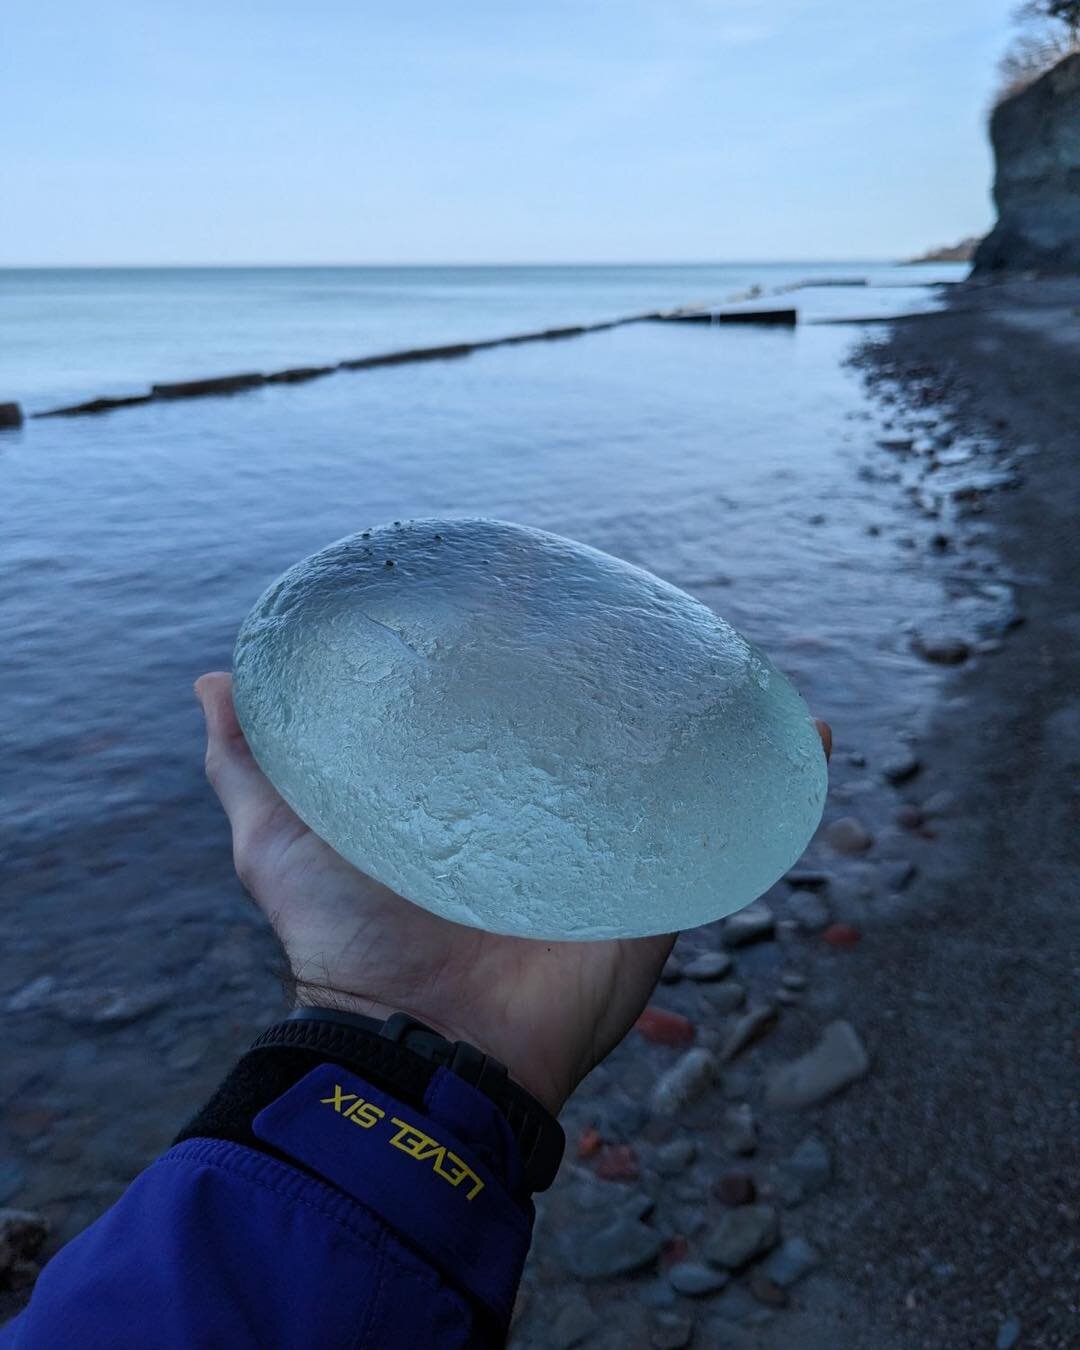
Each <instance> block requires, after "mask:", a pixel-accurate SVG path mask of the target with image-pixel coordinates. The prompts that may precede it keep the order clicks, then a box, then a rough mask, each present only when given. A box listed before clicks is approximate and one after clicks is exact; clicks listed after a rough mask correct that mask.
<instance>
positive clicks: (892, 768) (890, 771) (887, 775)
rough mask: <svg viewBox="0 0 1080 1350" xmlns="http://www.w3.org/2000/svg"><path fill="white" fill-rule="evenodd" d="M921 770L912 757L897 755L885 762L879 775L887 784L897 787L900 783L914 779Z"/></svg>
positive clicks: (920, 766)
mask: <svg viewBox="0 0 1080 1350" xmlns="http://www.w3.org/2000/svg"><path fill="white" fill-rule="evenodd" d="M921 768H922V765H921V764H920V763H919V761H918V760H917V759H916V758H915V756H914V755H898V756H897V757H896V758H895V759H890V760H886V762H885V763H884V764H883V765H882V768H881V773H882V777H883V778H884V779H885V781H886V782H887V783H892V785H893V786H894V787H899V786H900V784H901V783H907V782H908V781H909V780H910V779H912V778H914V777H915V775H916V774H917V773H918V772H919V770H920V769H921Z"/></svg>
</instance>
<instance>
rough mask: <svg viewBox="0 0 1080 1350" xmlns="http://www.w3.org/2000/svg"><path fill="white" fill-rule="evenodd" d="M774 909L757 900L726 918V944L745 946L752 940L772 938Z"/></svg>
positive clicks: (729, 945) (758, 940)
mask: <svg viewBox="0 0 1080 1350" xmlns="http://www.w3.org/2000/svg"><path fill="white" fill-rule="evenodd" d="M775 926H776V925H775V920H774V919H773V915H772V911H771V910H770V909H769V907H768V906H767V905H763V904H762V903H761V902H760V901H757V900H755V901H754V903H753V904H752V905H747V907H746V908H745V909H742V910H740V911H739V912H738V913H737V914H730V915H729V916H728V917H727V918H726V919H725V920H724V945H725V946H727V947H744V946H746V945H747V944H748V943H750V942H760V941H761V940H762V939H763V938H770V937H772V935H773V930H774V928H775Z"/></svg>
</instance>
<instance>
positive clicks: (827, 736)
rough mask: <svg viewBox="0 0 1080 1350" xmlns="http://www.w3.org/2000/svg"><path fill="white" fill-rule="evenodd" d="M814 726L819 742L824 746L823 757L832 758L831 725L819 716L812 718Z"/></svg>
mask: <svg viewBox="0 0 1080 1350" xmlns="http://www.w3.org/2000/svg"><path fill="white" fill-rule="evenodd" d="M814 726H816V727H817V729H818V735H819V736H820V737H821V744H822V745H823V746H824V747H825V758H826V759H827V760H829V759H831V758H832V727H831V726H829V724H828V722H824V721H822V719H821V718H820V717H815V718H814Z"/></svg>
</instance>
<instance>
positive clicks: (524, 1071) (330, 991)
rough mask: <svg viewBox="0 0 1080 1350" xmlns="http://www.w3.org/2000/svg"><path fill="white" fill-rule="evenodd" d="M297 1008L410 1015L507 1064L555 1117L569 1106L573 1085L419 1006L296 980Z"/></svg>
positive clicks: (478, 1032)
mask: <svg viewBox="0 0 1080 1350" xmlns="http://www.w3.org/2000/svg"><path fill="white" fill-rule="evenodd" d="M293 1007H294V1009H301V1008H322V1009H325V1010H327V1011H328V1012H343V1013H355V1014H359V1015H360V1016H361V1017H372V1018H376V1019H378V1020H379V1021H386V1020H387V1019H388V1018H390V1017H393V1016H394V1014H395V1013H407V1014H408V1015H409V1016H410V1017H413V1018H415V1019H416V1020H417V1021H418V1022H423V1023H425V1024H426V1025H427V1026H429V1027H430V1028H431V1029H432V1031H437V1032H438V1033H439V1035H440V1036H442V1037H444V1038H445V1039H446V1040H448V1041H465V1042H467V1043H468V1044H470V1045H475V1046H476V1048H477V1049H478V1050H480V1051H482V1052H483V1053H484V1054H485V1055H490V1056H491V1058H492V1059H497V1060H498V1061H499V1062H500V1063H502V1064H505V1065H506V1070H507V1073H508V1074H509V1076H510V1077H511V1078H512V1079H513V1081H514V1082H515V1083H517V1084H518V1085H519V1086H520V1087H523V1088H524V1089H525V1091H526V1092H528V1093H529V1094H530V1095H531V1096H533V1097H535V1098H536V1100H537V1101H538V1102H539V1103H540V1104H541V1105H542V1106H543V1107H544V1109H545V1110H546V1111H548V1112H549V1113H550V1114H551V1115H552V1116H557V1115H558V1114H559V1112H560V1111H561V1110H562V1108H563V1106H564V1105H565V1104H566V1099H567V1097H569V1095H570V1092H571V1090H572V1086H568V1087H566V1088H562V1087H561V1086H560V1085H559V1084H557V1083H556V1081H555V1079H554V1078H553V1077H552V1076H551V1075H547V1074H543V1073H539V1072H534V1071H533V1070H532V1069H531V1067H530V1066H529V1065H527V1064H524V1063H522V1061H521V1058H520V1056H517V1055H508V1054H507V1050H506V1047H505V1046H504V1045H502V1044H500V1041H499V1039H498V1038H496V1037H494V1036H490V1037H489V1036H487V1035H486V1034H485V1032H484V1030H483V1029H482V1028H474V1027H472V1026H468V1025H465V1024H463V1023H451V1022H448V1021H446V1020H445V1019H443V1018H442V1017H440V1015H439V1012H438V1011H436V1012H432V1011H430V1010H429V1009H427V1008H425V1007H423V1006H421V1005H420V1004H418V1003H410V1002H407V1001H405V1000H402V1001H401V1002H398V1003H384V1002H382V1000H381V999H378V998H373V997H369V996H368V995H366V994H357V993H350V992H348V991H346V990H343V989H335V988H333V987H330V986H327V985H319V984H312V983H309V982H307V981H304V980H296V981H295V982H294V985H293Z"/></svg>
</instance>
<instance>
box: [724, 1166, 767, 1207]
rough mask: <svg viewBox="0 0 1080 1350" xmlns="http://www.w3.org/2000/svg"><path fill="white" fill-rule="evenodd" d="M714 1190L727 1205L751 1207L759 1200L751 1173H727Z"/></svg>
mask: <svg viewBox="0 0 1080 1350" xmlns="http://www.w3.org/2000/svg"><path fill="white" fill-rule="evenodd" d="M713 1190H714V1191H715V1192H716V1196H717V1199H719V1200H722V1201H723V1202H724V1204H725V1205H733V1206H734V1205H749V1204H752V1203H753V1201H754V1200H755V1199H756V1198H757V1187H756V1186H755V1185H754V1178H753V1177H752V1176H751V1175H750V1173H749V1172H725V1173H724V1174H723V1176H721V1177H719V1178H718V1179H717V1182H716V1185H715V1186H714V1187H713Z"/></svg>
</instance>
